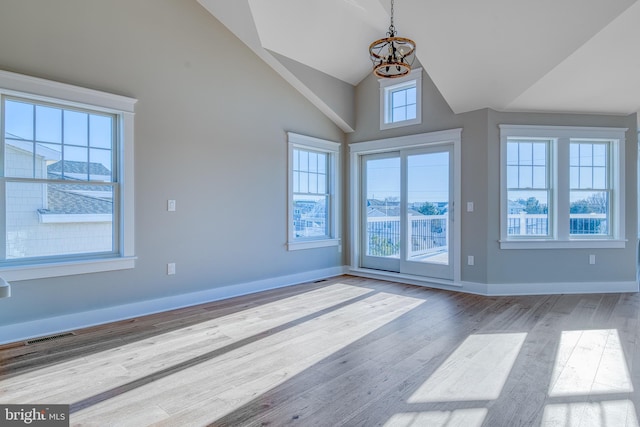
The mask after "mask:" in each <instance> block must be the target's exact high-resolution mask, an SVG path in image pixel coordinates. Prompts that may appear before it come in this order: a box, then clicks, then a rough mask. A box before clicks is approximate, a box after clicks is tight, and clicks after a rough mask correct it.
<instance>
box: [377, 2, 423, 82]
mask: <svg viewBox="0 0 640 427" xmlns="http://www.w3.org/2000/svg"><path fill="white" fill-rule="evenodd" d="M393 1H394V0H391V25H389V31H388V32H387V37H385V38H383V39H380V40H376V41H374V42H373V43H371V45H369V57H370V58H371V62H373V74H375V75H376V76H378V77H384V78H392V79H393V78H396V77H402V76H406V75H407V74H409V72H410V71H411V65H412V64H413V60H414V59H415V53H416V43H415V42H414V41H413V40H411V39H407V38H404V37H397V36H396V33H397V32H396V27H395V26H394V25H393Z"/></svg>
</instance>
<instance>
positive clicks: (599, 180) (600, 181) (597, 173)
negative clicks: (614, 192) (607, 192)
mask: <svg viewBox="0 0 640 427" xmlns="http://www.w3.org/2000/svg"><path fill="white" fill-rule="evenodd" d="M593 188H600V189H606V188H608V187H607V168H604V167H594V168H593Z"/></svg>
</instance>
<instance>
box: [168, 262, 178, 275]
mask: <svg viewBox="0 0 640 427" xmlns="http://www.w3.org/2000/svg"><path fill="white" fill-rule="evenodd" d="M167 274H168V275H169V276H171V275H173V274H176V263H175V262H170V263H169V264H167Z"/></svg>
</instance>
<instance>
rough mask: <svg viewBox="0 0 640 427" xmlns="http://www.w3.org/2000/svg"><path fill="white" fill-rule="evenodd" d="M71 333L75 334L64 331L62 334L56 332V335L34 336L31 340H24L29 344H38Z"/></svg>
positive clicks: (67, 335)
mask: <svg viewBox="0 0 640 427" xmlns="http://www.w3.org/2000/svg"><path fill="white" fill-rule="evenodd" d="M73 335H75V334H74V333H73V332H66V333H64V334H58V335H50V336H48V337H42V338H35V339H32V340H29V341H27V342H26V344H27V345H30V344H38V343H41V342H47V341H54V340H59V339H60V338H66V337H71V336H73Z"/></svg>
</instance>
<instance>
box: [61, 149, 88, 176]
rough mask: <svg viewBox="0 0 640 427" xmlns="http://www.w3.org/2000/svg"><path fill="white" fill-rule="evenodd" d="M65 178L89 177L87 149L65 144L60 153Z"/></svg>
mask: <svg viewBox="0 0 640 427" xmlns="http://www.w3.org/2000/svg"><path fill="white" fill-rule="evenodd" d="M62 156H63V163H64V177H65V179H80V180H83V181H86V180H88V179H89V162H88V161H87V159H88V158H89V150H88V149H87V148H81V147H69V146H65V147H64V151H63V153H62Z"/></svg>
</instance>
